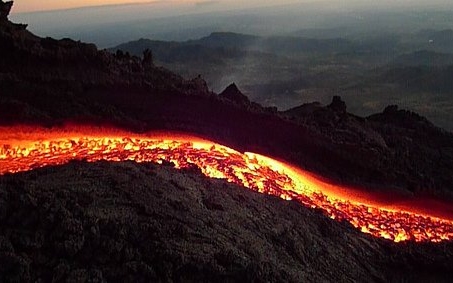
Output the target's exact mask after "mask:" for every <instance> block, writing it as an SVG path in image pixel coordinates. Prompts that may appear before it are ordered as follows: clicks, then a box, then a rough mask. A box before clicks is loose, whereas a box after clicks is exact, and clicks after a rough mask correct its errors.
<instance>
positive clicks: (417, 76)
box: [378, 65, 453, 93]
mask: <svg viewBox="0 0 453 283" xmlns="http://www.w3.org/2000/svg"><path fill="white" fill-rule="evenodd" d="M452 77H453V65H450V66H446V67H426V66H418V67H396V68H391V69H388V70H385V71H384V72H383V73H382V74H381V75H380V77H379V78H378V82H379V83H391V84H397V85H400V86H401V87H403V88H406V89H412V90H418V91H420V90H421V91H429V92H432V93H453V80H452Z"/></svg>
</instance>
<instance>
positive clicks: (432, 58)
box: [391, 50, 453, 67]
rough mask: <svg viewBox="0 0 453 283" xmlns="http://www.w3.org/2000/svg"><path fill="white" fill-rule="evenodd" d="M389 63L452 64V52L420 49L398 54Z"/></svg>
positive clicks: (409, 65)
mask: <svg viewBox="0 0 453 283" xmlns="http://www.w3.org/2000/svg"><path fill="white" fill-rule="evenodd" d="M391 65H395V66H400V67H416V66H429V67H431V66H448V65H453V54H445V53H439V52H434V51H428V50H421V51H416V52H412V53H409V54H404V55H401V56H398V57H397V58H395V60H393V62H392V63H391Z"/></svg>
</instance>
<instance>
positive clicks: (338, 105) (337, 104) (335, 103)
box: [328, 96, 346, 113]
mask: <svg viewBox="0 0 453 283" xmlns="http://www.w3.org/2000/svg"><path fill="white" fill-rule="evenodd" d="M328 107H329V108H330V109H332V110H333V111H336V112H340V113H346V103H345V102H344V101H343V100H342V99H341V97H340V96H334V97H333V98H332V103H330V104H329V106H328Z"/></svg>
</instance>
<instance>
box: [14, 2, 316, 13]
mask: <svg viewBox="0 0 453 283" xmlns="http://www.w3.org/2000/svg"><path fill="white" fill-rule="evenodd" d="M310 1H314V2H316V1H319V0H278V1H275V0H65V1H61V0H46V1H42V0H20V1H15V2H14V10H13V12H14V13H22V12H33V11H46V10H59V9H69V8H79V7H86V6H103V5H115V4H138V3H152V2H166V3H172V4H174V5H178V4H186V5H187V4H193V5H196V6H205V5H213V6H214V5H217V4H221V5H222V6H223V5H225V4H227V5H228V4H229V5H232V6H233V7H234V6H239V7H241V8H242V7H252V6H268V5H272V4H274V5H276V4H279V5H281V4H285V3H295V2H310Z"/></svg>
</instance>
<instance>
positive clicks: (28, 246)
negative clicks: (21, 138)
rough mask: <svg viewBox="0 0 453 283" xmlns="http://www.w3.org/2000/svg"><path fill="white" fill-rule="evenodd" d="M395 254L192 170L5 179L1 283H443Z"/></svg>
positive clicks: (438, 263)
mask: <svg viewBox="0 0 453 283" xmlns="http://www.w3.org/2000/svg"><path fill="white" fill-rule="evenodd" d="M451 272H453V246H452V244H451V243H443V244H438V245H432V244H427V245H416V244H410V243H403V244H398V245H397V244H394V243H392V242H388V241H385V240H381V239H376V238H372V237H371V236H368V235H365V234H362V233H360V232H358V231H356V230H355V229H353V228H352V227H351V226H349V225H347V224H344V223H337V222H335V221H333V220H331V219H329V218H327V217H325V216H323V215H322V214H320V212H318V211H314V210H311V209H308V208H305V207H302V206H301V205H299V204H298V203H296V202H292V201H284V200H281V199H279V198H275V197H271V196H266V195H261V194H258V193H255V192H252V191H250V190H248V189H245V188H242V187H239V186H235V185H232V184H229V183H227V182H225V181H222V180H215V179H206V178H205V177H204V176H202V175H201V174H200V173H197V171H196V170H184V171H178V170H176V169H174V168H172V167H170V166H158V165H153V164H135V163H133V162H125V163H107V162H98V163H92V164H88V163H82V162H71V163H70V164H67V165H64V166H60V167H49V168H43V169H38V170H35V171H31V172H27V173H20V174H15V175H7V176H0V281H1V282H19V281H20V282H50V281H70V282H72V281H74V282H105V281H107V282H118V281H121V282H137V281H138V282H239V281H240V282H350V281H353V282H407V281H411V282H413V281H425V282H426V280H428V281H432V282H434V281H435V282H442V281H444V282H448V281H449V280H450V279H451V278H450V277H449V276H450V274H451Z"/></svg>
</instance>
